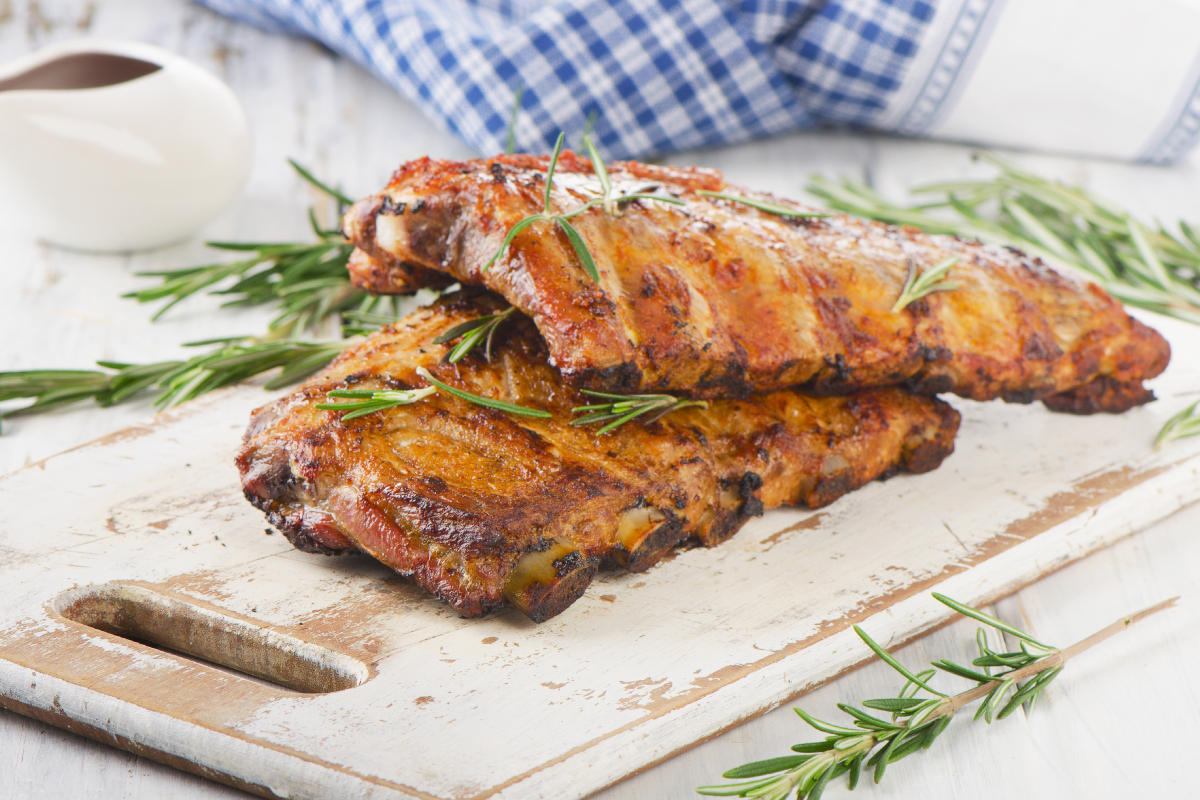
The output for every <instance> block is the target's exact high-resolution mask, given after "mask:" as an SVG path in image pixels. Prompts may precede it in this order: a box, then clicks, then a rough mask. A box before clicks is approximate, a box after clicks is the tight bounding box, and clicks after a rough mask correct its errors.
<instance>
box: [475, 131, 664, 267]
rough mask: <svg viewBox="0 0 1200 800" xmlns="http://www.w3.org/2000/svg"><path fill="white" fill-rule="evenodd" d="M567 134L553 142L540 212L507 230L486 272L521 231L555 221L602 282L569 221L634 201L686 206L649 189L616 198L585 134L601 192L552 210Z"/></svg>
mask: <svg viewBox="0 0 1200 800" xmlns="http://www.w3.org/2000/svg"><path fill="white" fill-rule="evenodd" d="M565 138H566V137H565V135H564V134H562V133H559V134H558V141H556V142H555V143H554V153H553V154H552V155H551V156H550V164H549V166H548V167H547V168H546V191H545V195H544V197H543V203H542V211H541V213H538V214H530V215H529V216H527V217H524V218H522V219H520V220H518V221H517V222H516V223H515V224H514V225H513V226H512V227H511V228H509V229H508V232H507V233H506V234H505V235H504V239H503V240H502V241H501V242H500V248H499V249H498V250H496V252H495V254H494V255H492V257H491V258H490V259H488V262H487V263H486V264H484V266H483V270H482V271H483V272H487V271H488V270H489V269H491V268H492V267H493V266H494V265H495V263H496V262H497V261H499V260H500V259H501V258H502V257H503V256H504V254H505V253H506V252H507V251H508V247H509V245H511V244H512V241H513V239H515V238H516V237H517V235H518V234H519V233H521V231H523V230H525V229H526V228H528V227H529V226H531V225H534V224H536V223H538V222H553V223H554V224H555V225H557V226H558V228H559V229H560V230H561V231H562V232H563V235H565V236H566V237H567V241H569V242H570V243H571V248H572V249H573V250H574V251H575V256H576V257H577V258H578V259H579V263H580V264H582V265H583V270H584V272H586V273H587V275H588V277H589V278H591V279H592V281H593V282H595V283H599V282H600V272H599V270H597V269H596V260H595V259H594V258H593V257H592V252H591V250H589V249H588V246H587V242H586V241H585V240H584V238H583V236H582V235H581V234H580V233H579V230H578V229H577V228H576V227H575V226H574V225H572V224H571V222H570V220H571V219H572V218H574V217H577V216H579V215H580V214H582V213H584V212H585V211H587V210H588V209H591V208H595V207H596V206H598V205H599V206H603V207H604V210H605V211H606V212H607V213H609V214H612V215H614V216H615V215H617V214H619V212H620V209H621V208H622V207H623V206H624V205H626V204H628V203H631V202H633V201H634V200H657V201H658V202H660V203H667V204H669V205H677V206H681V205H684V202H683V201H682V200H680V199H679V198H677V197H670V196H668V195H659V194H653V193H650V192H631V193H629V194H622V195H618V196H616V197H614V196H613V194H612V188H613V187H612V180H611V179H610V178H609V175H608V169H607V167H605V165H604V162H603V160H601V158H600V154H599V153H598V152H597V150H596V146H595V145H594V144H593V143H592V139H591V136H590V135H588V134H584V137H583V146H584V148H585V149H586V150H587V152H588V156H589V158H591V160H592V166H593V169H594V170H595V173H596V179H597V180H598V181H599V182H600V192H601V193H600V195H599V196H598V197H594V198H592V199H590V200H588V201H587V202H586V203H583V204H582V205H580V206H578V207H577V208H574V209H572V210H570V211H565V212H562V213H558V214H556V213H554V212H552V211H551V210H550V193H551V190H552V189H553V186H554V170H555V169H556V168H557V166H558V159H559V157H560V156H561V155H562V149H563V142H564V140H565Z"/></svg>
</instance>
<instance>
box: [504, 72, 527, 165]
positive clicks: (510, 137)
mask: <svg viewBox="0 0 1200 800" xmlns="http://www.w3.org/2000/svg"><path fill="white" fill-rule="evenodd" d="M524 102H525V84H521V85H520V86H518V87H517V91H516V92H514V93H513V105H512V111H511V112H509V115H508V130H507V132H506V133H505V134H504V152H505V153H508V154H510V155H511V154H512V153H513V152H514V151H515V150H516V149H517V119H518V118H519V117H520V115H521V106H522V104H523V103H524Z"/></svg>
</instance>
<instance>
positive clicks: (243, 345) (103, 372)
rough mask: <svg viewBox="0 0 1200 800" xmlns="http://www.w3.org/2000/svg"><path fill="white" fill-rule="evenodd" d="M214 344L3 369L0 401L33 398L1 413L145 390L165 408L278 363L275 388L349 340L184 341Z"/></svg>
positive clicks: (115, 399) (108, 401)
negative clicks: (139, 360) (179, 351)
mask: <svg viewBox="0 0 1200 800" xmlns="http://www.w3.org/2000/svg"><path fill="white" fill-rule="evenodd" d="M213 344H216V345H217V346H216V347H215V348H213V349H211V350H209V351H207V352H205V353H202V354H200V355H197V356H193V357H191V358H185V359H179V360H172V361H159V362H154V363H149V364H130V363H125V362H118V361H98V362H96V363H97V366H98V367H100V369H97V370H24V371H16V372H2V373H0V401H5V400H18V399H21V400H33V403H32V404H30V405H27V406H25V407H23V408H18V409H15V410H13V411H7V412H5V413H4V414H3V416H6V417H8V416H21V415H27V414H36V413H41V412H44V411H49V410H51V409H54V408H58V407H61V406H64V405H68V404H70V403H76V402H80V401H83V400H89V399H90V400H94V401H95V402H96V403H97V404H98V405H100V406H102V407H107V406H111V405H115V404H117V403H121V402H124V401H126V400H129V399H130V398H132V397H133V396H134V395H137V394H139V393H141V392H142V391H145V390H156V391H157V392H158V395H157V397H156V398H155V401H154V404H155V406H157V407H158V408H160V409H162V408H169V407H171V406H174V405H177V404H178V403H182V402H183V401H185V400H191V399H192V398H194V397H199V396H200V395H202V394H204V393H206V392H210V391H212V390H213V389H219V388H221V387H223V386H229V385H231V384H234V383H240V382H241V381H244V380H248V379H249V378H252V377H254V376H255V375H260V374H262V373H263V372H266V371H268V370H271V369H275V368H277V367H282V371H281V372H280V373H279V375H277V376H275V377H274V378H273V379H271V380H270V381H268V382H267V388H268V389H276V388H279V387H281V386H286V385H288V384H290V383H294V382H296V381H298V380H301V379H302V378H305V377H307V376H309V375H311V374H313V373H314V372H316V371H317V370H319V369H321V367H323V366H325V364H327V363H328V362H329V361H330V359H332V358H333V357H334V356H335V355H337V354H338V353H340V352H341V351H342V350H343V349H344V348H345V347H346V345H347V344H348V342H346V341H336V342H306V341H296V340H292V339H287V340H282V341H266V340H261V339H260V340H256V339H252V338H248V337H247V338H231V339H225V340H210V341H205V342H191V343H189V344H188V345H186V346H191V347H197V346H203V345H213Z"/></svg>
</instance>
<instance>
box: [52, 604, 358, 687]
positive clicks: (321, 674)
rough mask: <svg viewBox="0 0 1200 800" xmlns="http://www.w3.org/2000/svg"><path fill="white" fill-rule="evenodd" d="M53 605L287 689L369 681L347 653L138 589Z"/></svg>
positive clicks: (78, 618)
mask: <svg viewBox="0 0 1200 800" xmlns="http://www.w3.org/2000/svg"><path fill="white" fill-rule="evenodd" d="M52 606H53V608H54V609H55V610H56V611H57V612H58V613H60V614H62V615H63V616H64V617H66V618H67V619H69V620H72V621H74V622H77V623H79V624H81V625H86V626H88V627H89V628H93V629H95V630H99V631H104V632H105V633H108V634H111V635H113V636H119V637H121V638H123V639H128V640H132V641H134V642H137V643H139V644H142V645H147V646H150V647H153V648H156V649H158V650H163V651H166V652H169V653H171V654H172V655H175V656H179V655H183V656H187V657H190V658H192V659H198V660H200V661H204V662H207V663H209V664H215V665H217V666H220V667H225V668H226V669H230V670H233V671H235V672H239V673H242V674H243V675H249V676H251V677H254V678H258V679H261V680H264V681H267V682H269V683H273V684H275V685H277V686H281V687H283V688H285V689H290V690H292V691H297V692H305V693H310V694H316V693H326V692H337V691H341V690H343V689H350V688H353V687H355V686H359V685H360V684H362V683H363V682H364V681H366V680H367V679H368V678H369V677H370V676H371V670H370V668H369V667H368V666H367V665H366V664H364V663H363V662H361V661H359V660H358V659H356V658H354V657H352V656H348V655H346V654H345V653H339V652H337V651H335V650H331V649H329V648H328V647H323V646H321V645H317V644H313V643H312V642H306V641H304V640H303V639H300V638H298V637H296V636H293V635H291V634H289V633H285V632H283V631H280V630H277V629H274V628H270V627H267V626H265V625H261V624H256V623H255V622H254V621H253V620H247V619H244V618H241V617H236V616H233V615H231V614H227V613H225V612H222V611H221V610H219V609H216V608H213V607H211V606H207V605H203V604H200V603H192V602H189V601H188V600H187V599H184V598H180V597H176V596H172V595H167V594H162V593H159V592H157V591H154V590H153V589H150V588H147V587H145V586H139V585H137V584H132V583H107V584H103V585H100V586H87V587H82V588H77V589H71V590H68V591H66V592H63V593H62V594H60V595H59V596H58V597H57V598H55V600H54V601H53V603H52Z"/></svg>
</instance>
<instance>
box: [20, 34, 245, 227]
mask: <svg viewBox="0 0 1200 800" xmlns="http://www.w3.org/2000/svg"><path fill="white" fill-rule="evenodd" d="M249 161H250V137H249V132H248V129H247V125H246V116H245V114H244V113H243V112H242V108H241V106H240V105H239V104H238V101H237V98H235V97H234V95H233V92H231V91H230V90H229V88H228V87H227V86H225V84H223V83H222V82H221V81H220V80H218V79H217V78H216V77H214V76H213V75H211V74H209V73H208V72H206V71H205V70H203V69H201V68H200V67H198V66H196V65H195V64H193V63H192V62H190V61H187V60H186V59H184V58H182V57H180V56H177V55H174V54H172V53H170V52H168V51H166V50H163V49H161V48H158V47H154V46H152V45H147V44H140V43H132V42H105V41H95V40H83V41H78V42H72V43H69V44H64V45H58V46H55V47H51V48H47V49H45V50H42V51H40V52H37V53H34V54H32V55H30V56H27V57H25V58H22V59H20V60H18V61H16V62H13V63H10V64H8V65H7V66H4V67H0V215H2V216H0V220H2V221H3V223H2V224H4V226H5V227H10V228H13V229H15V230H16V231H17V232H18V233H20V234H26V235H32V236H36V237H38V238H40V239H44V240H46V241H49V242H52V243H54V244H58V245H62V246H65V247H71V248H77V249H82V250H102V251H114V250H140V249H144V248H149V247H156V246H159V245H163V244H168V243H170V242H173V241H177V240H180V239H183V238H185V237H187V236H188V235H189V234H192V233H194V232H195V231H196V230H197V229H199V228H200V226H202V225H204V224H205V223H206V222H208V221H209V220H211V219H212V218H213V217H214V216H216V215H217V214H218V213H220V212H221V211H222V210H223V209H224V208H225V207H226V206H227V205H228V204H229V202H230V201H231V200H232V199H233V197H234V196H235V195H236V194H237V192H238V191H239V190H240V189H241V188H242V185H243V184H244V183H245V180H246V173H247V169H248V167H249Z"/></svg>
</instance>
